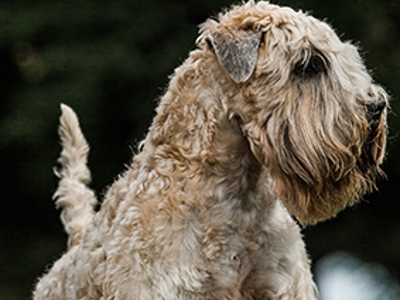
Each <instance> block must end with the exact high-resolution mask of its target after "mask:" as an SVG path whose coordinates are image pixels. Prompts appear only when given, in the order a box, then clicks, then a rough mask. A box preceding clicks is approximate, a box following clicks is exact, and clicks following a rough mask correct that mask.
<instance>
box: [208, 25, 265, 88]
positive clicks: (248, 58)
mask: <svg viewBox="0 0 400 300" xmlns="http://www.w3.org/2000/svg"><path fill="white" fill-rule="evenodd" d="M262 35H263V34H262V32H254V31H245V30H239V31H235V32H229V33H225V32H214V33H211V34H210V35H209V36H208V37H207V38H206V42H207V44H208V45H209V47H210V48H211V50H213V51H214V53H215V55H216V56H217V58H218V61H219V62H220V63H221V65H222V66H223V67H224V68H225V69H226V71H227V72H228V73H229V75H230V76H231V78H232V79H233V80H234V81H235V82H236V83H243V82H246V81H247V80H248V79H249V78H250V76H251V75H252V74H253V72H254V69H255V66H256V62H257V57H258V49H259V47H260V44H261V39H262Z"/></svg>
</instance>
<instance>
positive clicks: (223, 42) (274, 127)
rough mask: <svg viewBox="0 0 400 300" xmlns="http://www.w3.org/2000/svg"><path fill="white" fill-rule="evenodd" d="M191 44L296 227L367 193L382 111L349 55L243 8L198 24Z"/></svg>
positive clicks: (290, 23)
mask: <svg viewBox="0 0 400 300" xmlns="http://www.w3.org/2000/svg"><path fill="white" fill-rule="evenodd" d="M199 44H200V46H201V47H202V48H203V49H204V50H205V51H210V53H212V55H214V57H215V59H216V60H217V62H218V63H217V65H219V67H220V69H221V72H222V73H223V74H224V76H226V80H228V81H229V82H230V86H229V89H230V90H231V95H233V96H232V97H231V98H232V99H230V100H229V101H230V102H229V103H230V104H229V105H230V107H229V109H230V110H231V114H232V115H234V116H235V117H236V118H237V119H238V120H239V123H240V125H241V128H242V131H243V134H244V135H245V136H246V137H247V140H248V142H249V145H250V148H251V151H252V152H253V154H254V156H255V157H256V158H257V160H258V161H259V162H260V163H261V164H262V165H263V166H265V167H266V168H267V169H268V171H269V172H270V174H271V176H272V178H273V179H274V185H275V192H276V195H277V196H279V197H280V199H281V200H282V202H283V203H284V204H285V206H286V207H287V208H288V210H289V211H290V212H291V213H293V214H294V215H295V216H296V217H297V219H298V220H299V221H300V222H302V223H303V224H310V223H316V222H318V221H321V220H324V219H327V218H330V217H332V216H334V215H336V214H337V212H338V211H340V210H341V209H343V208H345V207H346V206H348V205H352V204H354V203H355V202H356V201H357V200H358V199H359V198H360V196H361V195H363V194H364V193H366V192H367V191H370V190H371V189H372V188H373V187H374V186H375V179H376V176H377V174H379V173H381V171H380V167H379V166H380V164H381V163H382V160H383V157H384V152H385V144H386V132H385V131H386V114H387V113H386V107H387V103H388V102H387V96H386V93H385V91H384V90H383V89H382V88H381V87H380V86H378V85H376V84H374V83H373V82H372V79H371V77H370V75H369V74H368V72H367V70H366V68H365V66H364V64H363V62H362V59H361V58H360V55H359V53H358V51H357V49H356V47H354V46H353V45H351V44H350V43H346V42H342V41H340V39H339V38H338V37H337V35H336V34H335V33H334V31H333V30H332V29H331V28H330V27H329V26H328V25H327V24H326V23H324V22H321V21H318V20H317V19H315V18H313V17H311V16H308V15H307V14H305V13H302V12H295V11H293V10H292V9H290V8H281V7H278V6H275V5H271V4H269V3H267V2H258V3H254V2H253V1H250V2H248V3H246V4H244V5H243V6H238V7H234V8H233V9H232V10H230V11H228V12H226V13H224V14H221V15H220V16H219V21H211V20H209V21H207V22H206V23H205V24H203V26H202V28H201V36H200V38H199Z"/></svg>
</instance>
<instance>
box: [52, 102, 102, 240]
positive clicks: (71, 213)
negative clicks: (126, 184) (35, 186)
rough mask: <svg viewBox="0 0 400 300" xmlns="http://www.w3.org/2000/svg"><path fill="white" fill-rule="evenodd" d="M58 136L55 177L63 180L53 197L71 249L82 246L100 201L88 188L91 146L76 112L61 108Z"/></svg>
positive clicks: (66, 107)
mask: <svg viewBox="0 0 400 300" xmlns="http://www.w3.org/2000/svg"><path fill="white" fill-rule="evenodd" d="M61 110H62V115H61V117H60V128H59V135H60V138H61V144H62V148H63V149H62V152H61V155H60V158H59V159H58V162H59V163H60V164H61V168H60V169H59V170H56V171H55V173H56V175H57V176H58V177H59V178H60V179H61V180H60V182H59V185H58V188H57V191H56V192H55V194H54V199H56V206H57V207H60V208H62V213H61V220H62V222H63V224H64V227H65V230H66V232H67V233H68V235H69V239H68V248H71V247H72V246H74V245H77V244H79V243H80V242H81V240H82V238H83V235H84V232H85V229H86V227H87V224H88V223H89V222H90V220H91V219H92V217H93V215H94V209H93V207H94V206H95V205H96V204H97V199H96V196H95V194H94V192H93V191H92V190H90V189H89V188H88V187H87V184H88V183H89V182H90V179H91V176H90V171H89V169H88V167H87V165H86V163H87V156H88V152H89V146H88V144H87V142H86V140H85V138H84V136H83V134H82V131H81V129H80V127H79V121H78V118H77V116H76V114H75V112H74V111H73V110H72V109H71V108H70V107H68V106H67V105H64V104H62V105H61Z"/></svg>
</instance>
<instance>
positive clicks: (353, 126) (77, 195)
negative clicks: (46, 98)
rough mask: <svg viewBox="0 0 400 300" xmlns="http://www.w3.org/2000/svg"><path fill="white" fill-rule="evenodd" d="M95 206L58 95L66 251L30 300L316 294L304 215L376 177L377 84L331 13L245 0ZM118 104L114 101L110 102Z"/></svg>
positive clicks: (327, 210) (206, 36) (181, 77)
mask: <svg viewBox="0 0 400 300" xmlns="http://www.w3.org/2000/svg"><path fill="white" fill-rule="evenodd" d="M198 46H199V47H198V49H197V50H194V51H193V52H191V53H190V55H189V58H188V59H187V60H186V61H185V62H184V63H183V64H182V66H180V67H179V68H177V69H176V70H175V74H174V75H173V76H172V78H171V82H170V84H169V88H168V90H167V92H166V93H165V95H164V96H163V97H162V98H161V102H160V104H159V106H158V108H157V115H156V117H155V119H154V122H153V125H152V126H151V128H150V131H149V133H148V135H147V137H146V139H145V140H144V141H143V142H142V144H141V146H140V151H139V153H138V154H136V155H135V156H134V158H133V162H132V164H131V166H130V167H129V169H128V170H127V171H126V172H125V173H124V174H123V175H122V176H121V177H120V178H119V179H118V180H117V181H116V182H115V183H114V184H113V185H112V186H111V187H110V188H109V190H108V192H107V194H106V195H105V200H104V202H103V204H102V206H101V209H100V211H99V212H97V213H95V211H94V210H93V206H94V205H95V204H96V203H97V201H96V198H95V196H94V194H93V192H92V191H91V190H90V189H88V188H87V187H86V184H87V183H88V181H89V180H90V173H89V170H88V169H87V167H86V159H87V153H88V149H89V148H88V146H87V144H86V141H85V139H84V137H83V135H82V133H81V131H80V128H79V124H78V120H77V118H76V116H75V114H74V112H73V111H72V110H71V109H70V108H68V107H67V106H62V111H63V113H62V116H61V127H60V134H61V139H62V145H63V151H62V153H61V157H60V162H61V164H62V169H61V170H60V171H59V172H58V175H59V176H60V178H61V181H60V185H59V188H58V190H57V192H56V194H55V197H56V199H57V205H58V206H59V207H61V208H63V212H62V221H63V223H64V225H65V228H66V231H67V232H68V234H69V243H68V245H69V249H68V251H67V252H66V253H65V254H64V255H63V257H62V258H61V259H59V260H58V261H57V262H56V263H55V264H54V266H53V267H52V268H51V269H50V271H49V272H48V274H47V275H45V276H44V277H43V278H42V279H41V280H40V281H39V283H38V285H37V288H36V291H35V292H34V297H35V299H63V300H65V299H87V300H88V299H104V300H105V299H141V300H145V299H146V300H150V299H171V300H172V299H173V300H176V299H192V300H195V299H198V300H201V299H225V300H228V299H229V300H233V299H265V300H267V299H268V300H272V299H290V300H291V299H316V298H317V295H316V294H317V292H316V288H315V285H314V282H313V279H312V275H311V272H310V266H309V261H308V258H307V254H306V251H305V247H304V243H303V241H302V237H301V234H300V228H299V226H298V225H297V223H296V222H295V221H294V220H293V219H292V216H293V217H294V218H296V219H297V220H298V221H299V222H300V223H301V224H303V225H307V224H314V223H316V222H318V221H322V220H325V219H327V218H330V217H333V216H335V215H336V214H337V213H338V211H340V210H342V209H343V208H345V207H346V206H349V205H353V204H354V203H355V202H356V201H357V200H358V199H359V198H360V196H361V195H363V194H365V193H366V192H368V191H370V190H371V189H373V188H374V182H375V178H376V177H377V175H378V174H379V173H380V169H379V165H380V164H381V162H382V160H383V157H384V150H385V143H386V133H385V131H386V106H387V96H386V94H385V92H384V90H383V89H382V88H381V87H380V86H378V85H376V84H374V83H373V81H372V79H371V77H370V75H369V74H368V72H367V70H366V68H365V66H364V64H363V62H362V59H361V58H360V55H359V53H358V51H357V49H356V48H355V47H354V46H353V45H351V44H350V43H344V42H341V41H340V40H339V38H338V37H337V35H336V34H335V33H334V31H333V30H332V29H331V28H330V27H329V26H328V25H327V24H326V23H324V22H321V21H318V20H316V19H315V18H313V17H311V16H309V15H307V14H305V13H303V12H301V11H300V12H295V11H293V10H292V9H290V8H287V7H279V6H276V5H272V4H269V3H267V2H258V3H255V2H253V1H250V2H248V3H246V4H243V5H241V6H236V7H233V8H232V9H231V10H229V11H226V12H224V13H222V14H220V15H219V18H218V20H208V21H206V22H205V23H204V24H203V25H202V26H201V30H200V37H199V38H198ZM110 105H112V104H110Z"/></svg>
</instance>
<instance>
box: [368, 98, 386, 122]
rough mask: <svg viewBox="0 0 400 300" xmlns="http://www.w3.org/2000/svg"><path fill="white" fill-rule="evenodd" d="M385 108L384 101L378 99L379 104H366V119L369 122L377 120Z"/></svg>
mask: <svg viewBox="0 0 400 300" xmlns="http://www.w3.org/2000/svg"><path fill="white" fill-rule="evenodd" d="M386 106H387V103H386V101H385V100H382V99H380V100H379V102H376V103H369V104H367V112H368V118H369V119H370V120H371V121H377V120H379V118H380V117H381V115H382V112H383V111H384V110H385V108H386Z"/></svg>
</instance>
